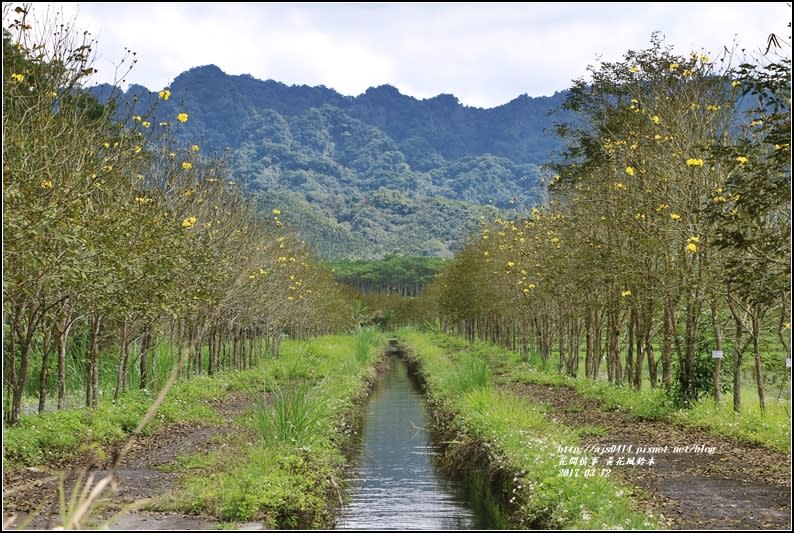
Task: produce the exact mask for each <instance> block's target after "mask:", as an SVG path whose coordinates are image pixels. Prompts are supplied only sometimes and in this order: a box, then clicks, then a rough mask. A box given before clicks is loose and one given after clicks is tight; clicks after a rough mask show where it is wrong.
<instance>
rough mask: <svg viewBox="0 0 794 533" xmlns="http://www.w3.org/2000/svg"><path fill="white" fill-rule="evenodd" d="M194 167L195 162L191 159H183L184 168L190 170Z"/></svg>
mask: <svg viewBox="0 0 794 533" xmlns="http://www.w3.org/2000/svg"><path fill="white" fill-rule="evenodd" d="M191 168H193V163H191V162H190V161H182V170H190V169H191Z"/></svg>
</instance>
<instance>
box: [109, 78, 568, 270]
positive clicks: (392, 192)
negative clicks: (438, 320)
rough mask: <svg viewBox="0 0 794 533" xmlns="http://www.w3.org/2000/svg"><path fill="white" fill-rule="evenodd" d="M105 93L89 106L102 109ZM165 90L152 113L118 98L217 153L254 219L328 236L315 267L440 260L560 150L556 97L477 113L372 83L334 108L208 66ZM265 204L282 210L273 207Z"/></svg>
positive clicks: (326, 91) (310, 95) (520, 193)
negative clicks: (265, 213)
mask: <svg viewBox="0 0 794 533" xmlns="http://www.w3.org/2000/svg"><path fill="white" fill-rule="evenodd" d="M111 89H112V88H111V87H109V86H105V87H104V88H103V87H97V88H95V89H94V94H96V95H97V96H98V97H100V98H101V99H102V98H104V99H107V98H108V97H109V96H108V93H109V92H110V91H111ZM170 90H171V93H172V97H171V98H170V99H169V101H167V102H166V101H159V102H158V101H157V93H156V92H152V91H149V90H148V89H147V88H145V87H143V86H140V85H131V86H130V87H129V88H128V89H127V90H126V91H125V92H123V93H122V94H120V95H119V96H120V97H119V100H120V103H122V104H124V105H123V106H121V107H126V108H128V107H130V106H131V107H132V108H133V112H134V113H138V114H140V113H143V112H144V111H145V110H146V109H149V108H150V107H151V106H153V105H154V104H155V103H156V104H157V107H156V116H155V117H154V120H152V122H153V123H154V124H159V122H160V121H164V122H168V118H169V117H172V119H173V117H174V116H175V115H176V113H177V112H179V111H183V110H184V111H186V112H188V113H189V115H190V120H189V121H188V123H186V124H180V127H179V128H178V130H177V132H178V133H177V135H178V139H179V140H180V141H182V142H185V143H188V142H189V143H196V142H200V143H201V145H202V149H206V150H207V151H215V152H217V153H223V152H226V153H227V156H228V160H229V163H230V167H231V170H232V172H233V174H234V177H235V179H236V180H237V181H238V182H239V183H240V184H241V185H242V186H243V188H244V189H246V190H247V191H249V192H251V193H254V194H257V195H258V196H259V198H260V202H261V204H262V208H263V209H266V208H270V206H271V205H272V206H273V207H278V208H280V209H286V210H287V212H288V211H289V210H290V209H293V210H294V211H296V212H301V213H303V215H302V216H300V217H295V220H292V223H293V225H294V226H295V228H296V229H297V230H298V231H299V232H300V233H302V234H303V235H305V236H307V240H310V241H311V239H309V238H308V237H309V236H325V237H324V238H326V239H327V238H328V236H329V235H331V236H334V235H337V236H339V238H340V239H341V241H340V242H341V243H343V244H340V243H339V242H337V243H334V242H312V244H313V245H314V246H315V248H316V249H317V251H318V253H319V254H320V255H322V256H323V257H325V258H327V259H329V260H340V259H361V258H366V259H370V258H378V257H383V256H386V255H394V254H398V255H399V254H418V255H441V256H449V255H451V254H452V253H454V252H455V251H456V250H457V249H459V247H460V246H462V244H463V241H464V239H465V238H466V235H467V233H468V232H471V231H473V230H475V229H476V226H477V223H478V222H479V220H480V217H483V216H485V215H488V216H492V215H493V214H494V213H496V212H498V211H500V210H502V211H503V210H512V209H525V208H527V207H528V206H530V205H533V204H534V203H535V202H536V201H537V197H538V193H539V177H540V174H541V171H540V168H539V165H541V164H543V163H545V162H547V161H548V160H549V159H550V157H551V155H552V153H553V152H555V151H557V150H559V149H560V147H561V143H560V141H559V140H558V139H557V138H556V137H553V136H551V134H550V131H551V130H552V129H553V128H552V126H553V122H552V119H551V118H550V117H549V112H550V111H551V110H552V109H554V108H556V107H559V106H560V105H561V103H562V100H563V98H564V93H559V92H558V93H555V95H553V96H550V97H535V98H532V97H529V96H527V95H519V96H518V97H516V98H515V99H513V100H511V101H510V102H508V103H506V104H503V105H501V106H497V107H494V108H490V109H483V108H477V107H469V106H464V105H462V104H461V103H460V102H459V100H458V99H457V98H456V97H455V96H454V95H452V94H440V95H436V96H434V97H432V98H427V99H421V100H420V99H417V98H414V97H412V96H408V95H404V94H402V93H400V91H399V89H398V88H396V87H394V86H392V85H380V86H378V87H370V88H369V89H367V90H366V91H364V92H363V93H361V94H360V95H358V96H345V95H342V94H340V93H338V92H337V91H335V90H334V89H331V88H328V87H325V86H323V85H320V86H315V87H310V86H307V85H292V86H288V85H286V84H284V83H281V82H278V81H274V80H259V79H256V78H254V77H253V76H251V75H249V74H241V75H228V74H226V73H224V72H223V71H222V70H221V69H220V68H218V67H217V66H215V65H204V66H201V67H194V68H192V69H190V70H187V71H185V72H183V73H181V74H179V75H178V76H177V77H176V78H175V79H174V81H173V83H172V84H171V85H170ZM155 127H156V126H155ZM227 148H228V151H227V150H226V149H227ZM276 197H277V198H279V199H280V201H281V202H282V203H283V202H286V204H285V205H279V206H275V205H273V204H274V201H273V199H274V198H276ZM428 210H435V211H436V212H442V213H446V214H447V215H448V216H446V217H442V218H441V219H439V218H438V216H436V215H437V213H429V212H426V211H428ZM308 221H311V222H308ZM317 224H320V225H326V226H327V227H324V228H321V229H320V230H318V229H317V228H315V227H311V225H317ZM332 238H333V237H332Z"/></svg>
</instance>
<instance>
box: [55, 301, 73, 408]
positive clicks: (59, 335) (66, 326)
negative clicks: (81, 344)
mask: <svg viewBox="0 0 794 533" xmlns="http://www.w3.org/2000/svg"><path fill="white" fill-rule="evenodd" d="M76 321H77V319H76V318H69V317H68V316H67V315H66V314H63V315H61V316H60V317H59V318H58V319H57V320H56V321H55V336H56V342H57V351H58V409H64V408H65V407H66V347H67V343H68V340H69V332H70V331H71V329H72V325H74V323H75V322H76Z"/></svg>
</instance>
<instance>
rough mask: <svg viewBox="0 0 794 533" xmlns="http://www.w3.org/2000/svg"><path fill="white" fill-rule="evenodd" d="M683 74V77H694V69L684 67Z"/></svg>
mask: <svg viewBox="0 0 794 533" xmlns="http://www.w3.org/2000/svg"><path fill="white" fill-rule="evenodd" d="M681 75H682V76H683V77H685V78H691V77H692V71H691V70H689V69H684V72H682V73H681Z"/></svg>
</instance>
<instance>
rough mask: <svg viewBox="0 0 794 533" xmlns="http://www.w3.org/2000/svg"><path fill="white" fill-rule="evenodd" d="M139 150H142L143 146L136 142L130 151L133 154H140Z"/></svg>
mask: <svg viewBox="0 0 794 533" xmlns="http://www.w3.org/2000/svg"><path fill="white" fill-rule="evenodd" d="M141 150H143V148H141V147H140V146H138V145H137V144H136V145H135V146H133V147H132V153H134V154H140V153H141Z"/></svg>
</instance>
